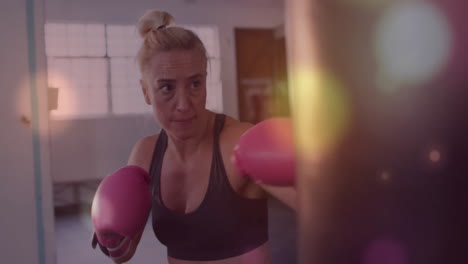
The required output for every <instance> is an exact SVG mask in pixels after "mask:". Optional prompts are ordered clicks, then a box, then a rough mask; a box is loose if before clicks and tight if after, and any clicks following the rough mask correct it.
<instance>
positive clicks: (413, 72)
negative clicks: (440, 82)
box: [375, 1, 452, 88]
mask: <svg viewBox="0 0 468 264" xmlns="http://www.w3.org/2000/svg"><path fill="white" fill-rule="evenodd" d="M376 30H377V31H376V35H375V52H376V59H377V62H378V65H379V71H380V72H379V77H378V78H379V79H378V80H377V81H378V85H379V86H380V87H384V88H385V87H386V86H385V84H387V85H388V86H390V87H395V86H396V87H398V86H399V85H415V84H419V83H422V82H425V81H430V80H431V79H432V78H433V77H435V76H436V75H437V74H438V73H440V72H441V70H442V69H443V68H444V67H445V66H446V65H447V63H448V59H449V56H450V52H451V49H452V32H451V28H450V25H449V23H448V20H447V19H446V17H445V15H444V14H443V13H442V12H441V10H440V9H439V8H437V7H436V6H435V5H433V4H431V3H430V2H428V1H399V2H396V3H395V4H394V5H392V6H390V7H389V8H388V9H387V10H386V11H385V13H384V15H383V16H382V18H381V20H380V21H379V22H378V24H377V28H376Z"/></svg>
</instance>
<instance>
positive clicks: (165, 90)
mask: <svg viewBox="0 0 468 264" xmlns="http://www.w3.org/2000/svg"><path fill="white" fill-rule="evenodd" d="M172 89H173V88H172V86H171V85H164V86H162V87H160V88H159V90H161V92H163V93H170V92H171V91H172Z"/></svg>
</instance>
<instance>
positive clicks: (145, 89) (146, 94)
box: [140, 79, 151, 105]
mask: <svg viewBox="0 0 468 264" xmlns="http://www.w3.org/2000/svg"><path fill="white" fill-rule="evenodd" d="M140 86H141V91H142V92H143V96H144V97H145V102H146V103H147V104H148V105H151V100H150V96H149V90H148V86H147V85H146V82H145V81H144V80H143V79H140Z"/></svg>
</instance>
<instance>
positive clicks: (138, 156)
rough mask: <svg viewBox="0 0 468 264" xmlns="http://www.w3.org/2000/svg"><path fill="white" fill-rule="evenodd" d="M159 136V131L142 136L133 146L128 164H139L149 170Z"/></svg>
mask: <svg viewBox="0 0 468 264" xmlns="http://www.w3.org/2000/svg"><path fill="white" fill-rule="evenodd" d="M158 137H159V133H156V134H154V135H151V136H146V137H142V138H140V139H139V140H138V141H137V142H136V143H135V145H134V146H133V148H132V151H131V153H130V157H129V159H128V162H127V164H128V165H135V166H139V167H141V168H143V169H145V170H146V171H149V169H150V166H151V159H152V154H153V150H154V146H155V144H156V141H157V140H158Z"/></svg>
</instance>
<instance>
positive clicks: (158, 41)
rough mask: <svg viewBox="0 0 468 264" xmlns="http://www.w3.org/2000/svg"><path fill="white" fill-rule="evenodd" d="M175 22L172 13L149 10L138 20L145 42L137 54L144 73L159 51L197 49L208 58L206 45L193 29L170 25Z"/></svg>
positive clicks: (139, 29)
mask: <svg viewBox="0 0 468 264" xmlns="http://www.w3.org/2000/svg"><path fill="white" fill-rule="evenodd" d="M173 22H174V18H173V17H172V15H171V14H169V13H167V12H164V11H159V10H155V9H153V10H149V11H147V12H146V13H145V14H144V15H143V16H142V17H141V18H140V19H139V21H138V32H139V34H140V36H141V37H142V38H143V44H142V45H141V47H140V50H139V51H138V54H137V60H138V64H139V67H140V71H141V72H142V73H143V72H144V70H145V69H146V67H147V66H148V64H149V62H150V60H151V58H152V57H153V56H154V54H155V53H157V52H158V51H170V50H177V49H181V50H191V49H195V50H198V51H199V52H201V54H202V55H203V56H204V57H205V58H206V59H208V56H207V54H206V49H205V46H204V45H203V43H202V41H201V40H200V38H199V37H198V36H197V35H196V34H195V33H194V32H193V31H191V30H188V29H185V28H181V27H168V26H169V25H171V24H172V23H173Z"/></svg>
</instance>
